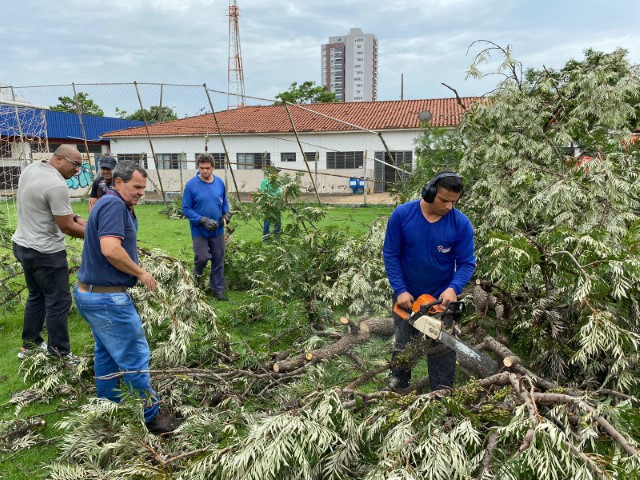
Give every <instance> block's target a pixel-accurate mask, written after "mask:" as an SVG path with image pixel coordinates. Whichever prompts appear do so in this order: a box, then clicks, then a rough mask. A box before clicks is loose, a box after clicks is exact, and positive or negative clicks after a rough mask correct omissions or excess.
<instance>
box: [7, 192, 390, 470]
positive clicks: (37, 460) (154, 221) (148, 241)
mask: <svg viewBox="0 0 640 480" xmlns="http://www.w3.org/2000/svg"><path fill="white" fill-rule="evenodd" d="M3 208H4V207H3ZM162 208H163V205H157V204H143V205H139V206H137V207H136V214H137V216H138V221H139V232H138V240H139V245H140V246H141V247H143V248H147V249H151V248H159V249H162V250H164V251H166V252H167V253H169V254H170V255H172V256H175V257H178V258H181V259H183V260H185V261H189V262H190V261H191V258H192V250H191V236H190V233H189V225H188V222H187V221H186V220H170V219H168V218H167V217H166V216H164V215H161V214H159V213H158V212H159V211H160V210H161V209H162ZM73 209H74V211H75V212H76V213H78V214H80V215H82V217H83V218H87V212H88V208H87V203H86V202H77V203H74V204H73ZM391 211H392V208H391V207H384V206H372V207H366V208H350V207H329V210H328V215H327V218H326V219H324V220H323V221H322V222H321V224H320V226H321V227H322V226H329V225H332V226H337V227H338V228H341V229H345V230H348V231H350V232H352V233H353V234H359V233H363V232H365V231H366V230H367V227H368V226H369V225H370V224H371V222H372V221H373V220H375V219H376V218H378V217H379V216H384V217H388V216H389V214H390V213H391ZM234 220H235V219H234ZM9 221H10V222H11V221H12V219H11V218H10V219H9ZM286 222H287V218H286V216H285V217H284V218H283V225H286ZM233 223H235V224H236V226H237V228H236V231H235V233H234V234H233V239H232V240H234V239H238V240H247V241H255V242H259V241H260V239H261V237H262V226H261V223H260V222H258V221H257V220H253V221H252V222H250V223H247V224H241V223H238V222H235V221H233ZM10 226H11V227H12V228H13V227H14V225H10ZM68 244H70V245H74V246H73V247H72V248H76V249H78V251H79V249H80V248H81V241H79V240H75V239H70V240H69V239H68ZM5 253H7V252H6V251H2V250H0V254H5ZM228 295H229V298H230V300H231V301H229V302H215V303H212V304H213V307H214V309H215V310H216V312H217V313H218V314H219V316H221V317H224V316H225V314H226V313H228V312H231V311H233V309H234V308H236V307H237V306H238V305H239V304H240V303H241V302H243V301H244V300H245V298H246V294H245V293H244V292H238V291H231V292H228ZM22 300H23V302H24V298H23V299H22ZM211 302H213V300H211ZM22 317H23V308H22V306H20V305H18V306H16V307H15V308H13V309H12V310H9V309H6V308H4V306H3V307H0V363H1V366H0V405H2V409H1V411H0V415H1V416H0V419H1V421H10V420H13V419H14V418H15V406H13V405H11V404H8V403H7V402H8V401H9V400H10V398H11V395H12V394H13V393H15V392H18V391H21V390H24V389H25V388H27V387H28V385H26V384H25V383H24V381H23V379H22V377H21V376H20V374H19V372H18V369H19V365H20V360H19V359H18V358H17V353H18V350H19V347H20V344H21V342H20V335H21V331H22ZM221 326H222V325H221ZM254 328H255V329H256V334H258V332H260V329H261V328H263V326H260V325H255V326H254ZM69 331H70V335H71V346H72V350H73V351H74V352H75V353H78V354H81V355H83V354H90V353H91V352H92V348H93V339H92V336H91V332H90V329H89V327H88V325H87V324H86V322H85V321H84V320H83V319H82V318H80V316H79V315H78V314H77V312H76V311H75V308H72V311H71V314H70V316H69ZM231 334H232V335H234V332H233V331H232V332H231ZM249 335H250V333H249ZM242 336H243V337H244V338H247V328H246V327H245V328H243V335H242ZM62 408H65V407H64V406H63V405H59V404H57V403H51V404H49V405H44V404H34V405H31V406H28V407H26V408H25V409H24V410H22V411H21V413H20V417H22V418H24V417H28V416H31V415H35V414H42V415H43V418H44V419H45V420H46V428H45V436H46V438H47V439H51V440H52V443H49V444H47V445H39V446H36V447H34V448H31V449H29V450H22V451H19V452H17V453H15V454H12V453H0V478H2V479H16V480H19V479H29V480H34V479H40V478H45V476H46V472H45V471H44V470H43V465H46V464H47V463H48V462H50V461H52V460H53V459H56V458H57V451H56V448H55V445H54V442H55V438H56V437H57V436H58V435H59V434H60V432H59V431H58V430H57V429H56V428H55V423H56V422H57V421H58V420H60V419H62V418H63V417H64V415H65V413H64V412H57V411H56V410H57V409H62Z"/></svg>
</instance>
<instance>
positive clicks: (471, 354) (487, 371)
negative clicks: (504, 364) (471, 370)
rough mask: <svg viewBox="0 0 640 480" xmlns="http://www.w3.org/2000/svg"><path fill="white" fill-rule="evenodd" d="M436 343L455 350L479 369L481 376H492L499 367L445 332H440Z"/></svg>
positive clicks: (487, 357)
mask: <svg viewBox="0 0 640 480" xmlns="http://www.w3.org/2000/svg"><path fill="white" fill-rule="evenodd" d="M438 341H440V342H442V343H443V344H445V345H446V346H447V347H449V348H451V349H453V350H455V351H456V352H458V353H459V354H460V355H462V356H464V357H466V358H468V359H469V360H471V361H472V362H473V363H475V364H476V365H478V367H480V370H482V372H483V374H484V375H485V376H487V377H488V376H489V375H494V374H496V373H498V370H500V367H499V366H498V362H496V361H495V360H494V359H493V358H491V357H489V356H488V355H485V354H484V353H482V352H480V351H478V350H476V349H475V348H473V347H472V346H470V345H467V344H466V343H464V342H463V341H462V340H460V339H459V338H457V337H454V336H453V335H449V334H448V333H447V332H440V338H439V339H438Z"/></svg>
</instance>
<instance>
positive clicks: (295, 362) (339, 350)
mask: <svg viewBox="0 0 640 480" xmlns="http://www.w3.org/2000/svg"><path fill="white" fill-rule="evenodd" d="M343 322H344V321H343ZM341 323H342V322H341ZM347 323H348V322H347ZM393 332H394V326H393V320H392V319H391V318H385V317H372V318H368V319H366V320H362V321H361V322H360V323H359V324H358V325H357V329H356V328H355V326H354V328H351V332H350V333H347V334H345V335H343V336H342V337H340V339H338V340H337V341H336V342H334V343H332V344H331V345H328V346H326V347H324V348H318V349H316V350H312V351H310V352H307V353H302V354H300V355H296V356H294V357H291V358H287V359H284V360H282V361H278V362H275V363H274V364H273V371H274V372H277V373H285V372H290V371H292V370H295V369H297V368H300V367H302V366H303V365H306V364H314V363H318V362H321V361H323V360H327V359H329V358H331V357H335V356H336V355H342V354H344V353H347V352H349V351H350V350H351V349H352V348H353V347H354V346H356V345H362V344H364V343H366V342H367V341H368V340H369V339H370V338H371V336H377V337H384V338H388V337H390V336H391V335H393Z"/></svg>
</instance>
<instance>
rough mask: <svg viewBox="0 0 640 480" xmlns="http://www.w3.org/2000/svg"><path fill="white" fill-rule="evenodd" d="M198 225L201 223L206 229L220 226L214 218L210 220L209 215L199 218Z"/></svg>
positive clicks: (214, 228) (215, 228)
mask: <svg viewBox="0 0 640 480" xmlns="http://www.w3.org/2000/svg"><path fill="white" fill-rule="evenodd" d="M199 223H200V225H202V226H203V227H204V228H206V229H207V230H212V231H213V230H217V229H218V228H220V224H219V223H218V222H216V221H215V220H212V219H211V218H209V217H202V218H201V219H200V220H199Z"/></svg>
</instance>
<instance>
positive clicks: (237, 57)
mask: <svg viewBox="0 0 640 480" xmlns="http://www.w3.org/2000/svg"><path fill="white" fill-rule="evenodd" d="M227 15H228V16H229V70H228V87H227V90H228V93H227V108H236V107H244V101H245V100H244V99H245V96H244V71H243V69H242V52H241V50H240V25H239V23H238V18H239V17H240V8H239V7H238V2H236V0H229V11H228V12H227Z"/></svg>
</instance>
